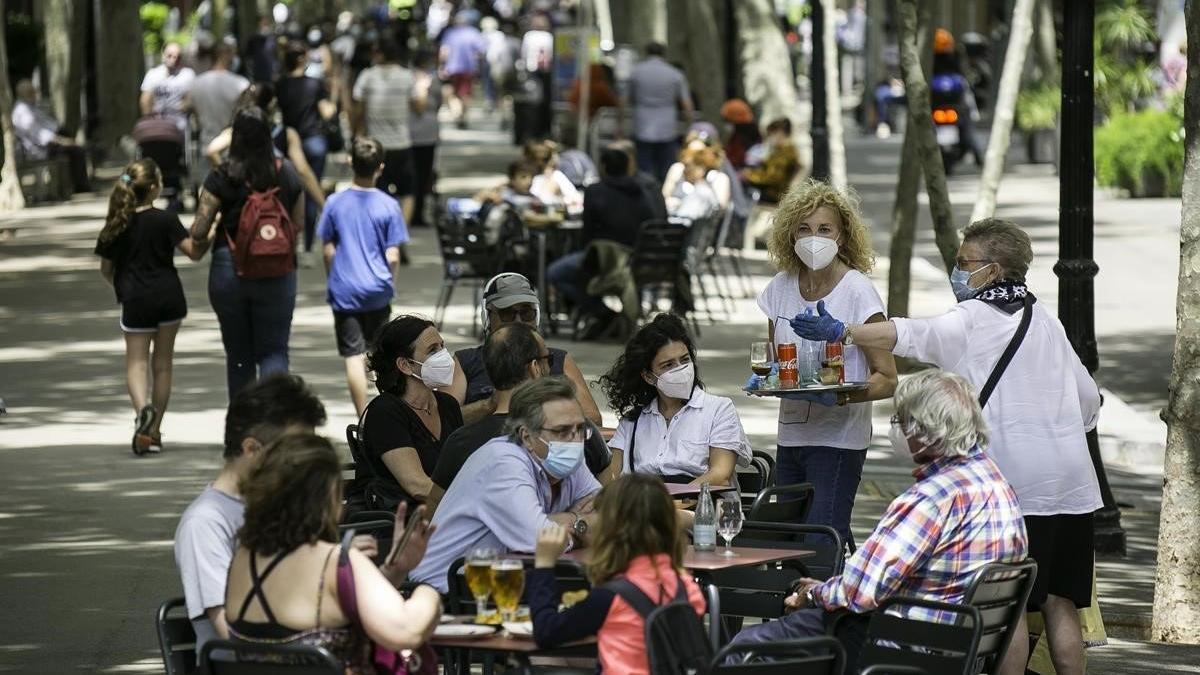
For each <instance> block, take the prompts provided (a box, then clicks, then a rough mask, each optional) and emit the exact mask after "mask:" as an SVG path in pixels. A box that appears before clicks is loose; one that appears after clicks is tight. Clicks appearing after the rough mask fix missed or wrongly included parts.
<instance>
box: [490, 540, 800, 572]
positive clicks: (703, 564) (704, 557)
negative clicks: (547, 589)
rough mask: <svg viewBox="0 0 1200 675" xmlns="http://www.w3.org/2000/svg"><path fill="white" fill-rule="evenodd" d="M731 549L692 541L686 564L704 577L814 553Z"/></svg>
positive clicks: (575, 558) (581, 555)
mask: <svg viewBox="0 0 1200 675" xmlns="http://www.w3.org/2000/svg"><path fill="white" fill-rule="evenodd" d="M730 550H732V551H733V553H734V555H731V556H727V555H725V554H724V551H725V548H724V547H723V546H718V547H717V549H716V550H715V551H697V550H696V547H695V546H692V545H690V544H689V545H688V547H687V550H686V551H684V554H683V566H684V568H686V569H689V570H691V571H692V572H693V573H696V574H697V575H698V576H702V575H703V574H704V573H706V572H719V571H721V570H728V569H734V568H736V567H757V566H758V565H765V564H767V563H773V562H779V561H781V560H795V559H797V558H807V557H808V556H811V555H813V551H810V550H808V549H802V548H754V547H750V546H734V547H732V548H731V549H730ZM589 553H590V551H589V549H586V548H583V549H579V550H577V551H567V552H566V553H564V554H562V556H561V557H562V559H563V560H570V561H572V562H577V563H586V562H587V560H588V555H589ZM514 557H518V558H532V557H533V556H530V555H518V556H514Z"/></svg>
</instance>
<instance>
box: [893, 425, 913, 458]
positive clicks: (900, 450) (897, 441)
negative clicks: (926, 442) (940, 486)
mask: <svg viewBox="0 0 1200 675" xmlns="http://www.w3.org/2000/svg"><path fill="white" fill-rule="evenodd" d="M888 440H889V441H891V442H892V454H893V455H895V456H896V459H899V460H900V461H901V462H904V463H906V464H913V463H915V460H913V451H912V450H911V449H910V448H909V447H908V437H907V436H905V435H904V431H903V430H902V429H901V428H900V425H899V424H893V425H892V428H891V429H889V430H888Z"/></svg>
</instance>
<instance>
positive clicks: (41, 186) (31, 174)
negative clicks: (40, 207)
mask: <svg viewBox="0 0 1200 675" xmlns="http://www.w3.org/2000/svg"><path fill="white" fill-rule="evenodd" d="M17 176H18V177H19V179H20V181H21V192H22V193H23V194H24V195H25V201H26V202H27V203H36V202H61V201H66V200H68V199H70V198H71V193H72V191H73V186H72V184H71V165H70V162H69V161H68V160H67V158H66V157H50V158H47V159H39V160H34V161H22V162H19V163H18V164H17Z"/></svg>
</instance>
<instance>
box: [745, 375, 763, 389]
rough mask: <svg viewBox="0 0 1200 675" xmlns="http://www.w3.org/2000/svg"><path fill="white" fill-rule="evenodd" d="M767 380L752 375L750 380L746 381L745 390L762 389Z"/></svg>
mask: <svg viewBox="0 0 1200 675" xmlns="http://www.w3.org/2000/svg"><path fill="white" fill-rule="evenodd" d="M765 379H767V378H765V377H763V376H762V375H751V376H750V379H748V380H746V386H745V387H743V389H761V388H762V383H763V380H765Z"/></svg>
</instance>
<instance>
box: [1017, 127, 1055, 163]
mask: <svg viewBox="0 0 1200 675" xmlns="http://www.w3.org/2000/svg"><path fill="white" fill-rule="evenodd" d="M1024 133H1025V154H1026V157H1027V158H1028V159H1029V163H1030V164H1054V165H1055V166H1057V165H1058V133H1057V131H1055V130H1054V129H1035V130H1033V131H1026V132H1024Z"/></svg>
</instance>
